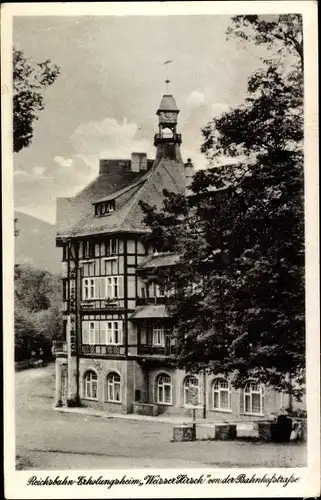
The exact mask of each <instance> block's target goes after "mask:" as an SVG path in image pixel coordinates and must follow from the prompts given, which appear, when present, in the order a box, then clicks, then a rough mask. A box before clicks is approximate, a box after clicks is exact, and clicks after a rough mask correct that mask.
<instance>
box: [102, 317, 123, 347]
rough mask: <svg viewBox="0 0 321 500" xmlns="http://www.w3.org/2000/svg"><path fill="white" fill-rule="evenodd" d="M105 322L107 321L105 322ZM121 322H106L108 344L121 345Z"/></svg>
mask: <svg viewBox="0 0 321 500" xmlns="http://www.w3.org/2000/svg"><path fill="white" fill-rule="evenodd" d="M103 323H105V322H103ZM121 333H122V332H121V322H120V321H107V322H106V338H107V341H106V344H112V345H119V344H121V342H122V338H121V337H122V335H121Z"/></svg>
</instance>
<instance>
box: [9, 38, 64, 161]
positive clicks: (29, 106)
mask: <svg viewBox="0 0 321 500" xmlns="http://www.w3.org/2000/svg"><path fill="white" fill-rule="evenodd" d="M58 75H59V68H58V66H56V65H55V64H52V63H51V62H50V60H49V59H47V60H45V61H40V62H39V61H34V60H32V59H30V58H27V57H26V56H25V55H24V53H23V51H22V50H18V49H17V48H15V47H14V48H13V149H14V152H15V153H18V152H19V151H21V149H23V148H25V147H28V146H29V145H30V144H31V141H32V138H33V132H34V122H35V120H38V114H39V112H40V111H42V110H43V109H44V102H43V92H44V90H45V89H46V88H47V87H49V86H50V85H52V84H53V83H54V81H55V80H56V78H57V77H58Z"/></svg>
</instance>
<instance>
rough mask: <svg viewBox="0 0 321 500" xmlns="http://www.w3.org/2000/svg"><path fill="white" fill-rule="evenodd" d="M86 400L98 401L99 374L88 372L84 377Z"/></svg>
mask: <svg viewBox="0 0 321 500" xmlns="http://www.w3.org/2000/svg"><path fill="white" fill-rule="evenodd" d="M84 398H86V399H98V380H97V374H96V373H95V372H93V371H88V372H86V373H85V376H84Z"/></svg>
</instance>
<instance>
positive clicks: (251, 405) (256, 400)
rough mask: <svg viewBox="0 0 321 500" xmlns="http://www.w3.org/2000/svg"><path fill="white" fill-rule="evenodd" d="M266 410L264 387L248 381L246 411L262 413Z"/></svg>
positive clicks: (245, 392)
mask: <svg viewBox="0 0 321 500" xmlns="http://www.w3.org/2000/svg"><path fill="white" fill-rule="evenodd" d="M263 412H264V387H263V385H262V384H258V383H256V382H248V383H247V384H246V386H245V387H244V413H249V414H255V415H262V414H263Z"/></svg>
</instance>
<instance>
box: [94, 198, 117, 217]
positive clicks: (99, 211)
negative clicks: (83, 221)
mask: <svg viewBox="0 0 321 500" xmlns="http://www.w3.org/2000/svg"><path fill="white" fill-rule="evenodd" d="M114 211H115V200H110V201H103V202H101V203H96V205H95V216H96V217H102V216H103V215H107V214H110V213H112V212H114Z"/></svg>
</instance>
